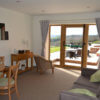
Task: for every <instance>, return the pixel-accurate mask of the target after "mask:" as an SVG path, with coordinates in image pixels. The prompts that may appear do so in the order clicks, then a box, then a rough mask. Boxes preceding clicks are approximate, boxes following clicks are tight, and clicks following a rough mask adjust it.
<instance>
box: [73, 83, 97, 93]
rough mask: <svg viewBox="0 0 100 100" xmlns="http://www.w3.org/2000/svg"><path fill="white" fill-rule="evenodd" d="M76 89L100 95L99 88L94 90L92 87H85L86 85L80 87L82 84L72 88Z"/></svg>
mask: <svg viewBox="0 0 100 100" xmlns="http://www.w3.org/2000/svg"><path fill="white" fill-rule="evenodd" d="M76 88H80V89H87V90H89V91H91V92H93V93H95V94H97V93H98V91H97V90H98V88H99V87H98V88H92V87H89V86H84V85H80V84H74V85H73V86H72V89H76Z"/></svg>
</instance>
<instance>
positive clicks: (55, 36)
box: [49, 25, 61, 66]
mask: <svg viewBox="0 0 100 100" xmlns="http://www.w3.org/2000/svg"><path fill="white" fill-rule="evenodd" d="M60 50H61V25H51V26H50V51H49V54H50V60H51V61H52V62H53V64H54V65H56V66H60V54H61V51H60Z"/></svg>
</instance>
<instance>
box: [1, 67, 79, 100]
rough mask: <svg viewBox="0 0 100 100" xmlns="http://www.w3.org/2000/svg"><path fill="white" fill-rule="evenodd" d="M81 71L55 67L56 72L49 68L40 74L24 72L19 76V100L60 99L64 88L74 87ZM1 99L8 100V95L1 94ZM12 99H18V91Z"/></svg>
mask: <svg viewBox="0 0 100 100" xmlns="http://www.w3.org/2000/svg"><path fill="white" fill-rule="evenodd" d="M79 75H80V71H77V70H76V71H75V70H67V69H62V68H55V72H54V74H52V72H51V70H48V71H47V72H45V73H44V74H42V75H40V74H39V73H37V72H36V71H35V70H33V71H29V72H25V73H22V74H20V75H19V76H18V90H19V94H20V99H19V100H59V94H60V92H61V91H63V90H68V89H70V88H71V87H72V85H73V82H74V81H75V80H76V79H77V78H78V77H79ZM0 100H8V96H0ZM12 100H18V98H17V96H16V93H14V94H12Z"/></svg>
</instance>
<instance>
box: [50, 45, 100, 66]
mask: <svg viewBox="0 0 100 100" xmlns="http://www.w3.org/2000/svg"><path fill="white" fill-rule="evenodd" d="M92 47H93V46H92ZM89 48H91V47H89ZM99 49H100V47H99ZM99 51H100V50H99ZM99 54H100V53H99ZM99 58H100V55H98V56H97V53H89V56H88V57H87V62H88V63H97V65H89V64H88V65H87V68H98V62H99ZM54 59H60V51H57V52H54V53H51V54H50V60H54ZM65 59H66V60H72V61H81V57H73V58H70V57H66V58H65ZM59 63H60V62H55V64H57V65H59ZM65 65H73V66H79V67H81V64H77V63H69V62H65Z"/></svg>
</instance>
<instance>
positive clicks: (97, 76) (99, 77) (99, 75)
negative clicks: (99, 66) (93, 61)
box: [90, 70, 100, 82]
mask: <svg viewBox="0 0 100 100" xmlns="http://www.w3.org/2000/svg"><path fill="white" fill-rule="evenodd" d="M90 82H100V70H98V71H96V72H95V73H94V74H92V75H91V77H90Z"/></svg>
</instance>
